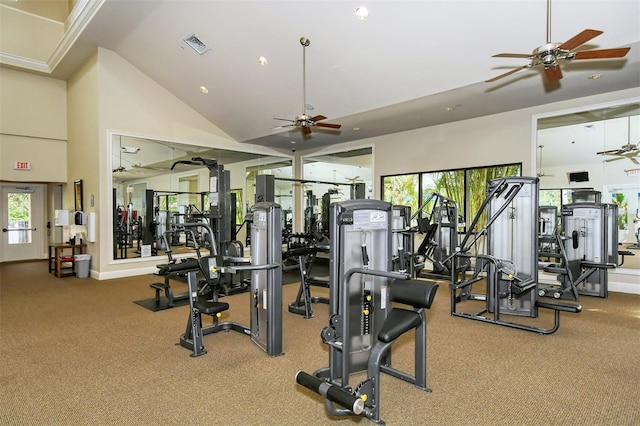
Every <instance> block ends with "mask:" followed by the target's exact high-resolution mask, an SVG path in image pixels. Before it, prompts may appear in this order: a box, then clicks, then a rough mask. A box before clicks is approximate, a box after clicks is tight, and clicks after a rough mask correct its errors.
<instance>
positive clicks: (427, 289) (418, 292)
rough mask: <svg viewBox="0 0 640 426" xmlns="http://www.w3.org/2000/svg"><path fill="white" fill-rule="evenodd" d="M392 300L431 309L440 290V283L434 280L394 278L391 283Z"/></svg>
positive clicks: (418, 307)
mask: <svg viewBox="0 0 640 426" xmlns="http://www.w3.org/2000/svg"><path fill="white" fill-rule="evenodd" d="M389 288H390V297H391V301H392V302H398V303H404V304H405V305H411V306H413V307H414V308H416V309H420V308H425V309H429V308H430V307H431V303H433V298H434V297H435V295H436V290H438V283H436V282H433V281H418V280H394V281H393V282H392V283H391V284H390V285H389Z"/></svg>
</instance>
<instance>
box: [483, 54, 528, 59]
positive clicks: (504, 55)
mask: <svg viewBox="0 0 640 426" xmlns="http://www.w3.org/2000/svg"><path fill="white" fill-rule="evenodd" d="M492 58H524V59H531V55H530V54H528V53H498V54H496V55H493V56H492Z"/></svg>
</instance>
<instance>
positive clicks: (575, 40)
mask: <svg viewBox="0 0 640 426" xmlns="http://www.w3.org/2000/svg"><path fill="white" fill-rule="evenodd" d="M600 34H602V31H599V30H589V29H587V30H584V31H582V32H581V33H579V34H576V35H575V36H573V37H572V38H570V39H569V40H567V41H565V42H564V43H562V44H561V45H560V46H558V49H562V50H573V49H575V48H576V47H578V46H580V45H581V44H584V43H586V42H588V41H589V40H591V39H592V38H594V37H597V36H599V35H600Z"/></svg>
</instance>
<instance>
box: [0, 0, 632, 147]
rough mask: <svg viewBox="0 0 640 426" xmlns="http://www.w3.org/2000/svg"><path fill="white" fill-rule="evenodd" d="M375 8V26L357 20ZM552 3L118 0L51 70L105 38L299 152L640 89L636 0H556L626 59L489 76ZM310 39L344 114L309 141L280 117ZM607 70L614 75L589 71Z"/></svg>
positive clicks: (567, 25) (155, 73) (235, 127)
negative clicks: (556, 73)
mask: <svg viewBox="0 0 640 426" xmlns="http://www.w3.org/2000/svg"><path fill="white" fill-rule="evenodd" d="M5 4H6V3H5ZM363 5H365V6H367V7H368V9H369V19H368V20H367V21H359V20H357V19H356V18H355V16H354V11H355V9H356V7H358V6H363ZM546 7H547V5H546V1H545V0H535V1H524V0H503V1H456V0H449V1H436V0H432V1H428V0H424V1H359V2H352V1H253V2H249V1H213V0H210V1H202V0H201V1H186V0H183V1H176V0H169V1H158V0H145V1H117V0H107V1H105V2H104V4H103V5H102V7H101V8H100V9H99V10H98V12H97V13H96V15H95V17H94V18H93V19H92V21H91V22H90V23H89V25H88V26H87V28H86V29H85V30H84V31H83V32H82V34H81V35H80V36H79V38H78V39H77V41H76V43H75V44H74V45H73V47H72V49H71V50H70V51H69V53H68V54H67V55H66V57H65V59H64V60H63V61H62V62H61V63H60V65H59V66H57V68H56V69H55V70H53V73H52V75H53V76H54V77H58V78H67V77H68V76H69V75H70V74H71V73H72V72H73V71H74V70H75V69H76V68H77V66H78V65H79V64H80V63H81V62H82V60H84V59H85V58H86V57H87V55H88V54H90V53H91V52H92V51H93V50H94V49H95V47H96V46H102V47H105V48H108V49H111V50H113V51H115V52H117V53H118V54H119V55H121V56H122V57H124V58H125V59H126V60H127V61H129V62H130V63H132V64H133V65H134V66H136V67H137V68H138V69H140V70H141V71H143V72H144V73H145V74H147V75H148V76H150V77H151V78H153V79H154V80H155V81H157V82H158V83H159V84H160V85H162V86H163V87H165V88H166V89H167V90H169V91H171V92H172V93H173V94H174V95H176V96H177V97H178V98H180V99H181V100H182V101H184V102H185V103H186V104H188V105H189V106H191V107H192V108H193V109H195V110H196V111H198V112H199V113H200V114H202V115H203V116H204V117H206V118H207V119H209V120H210V121H211V122H212V123H214V124H215V125H217V126H218V127H219V128H220V129H222V130H223V131H224V132H226V133H227V134H229V135H230V136H231V137H233V138H234V139H236V140H238V141H240V142H251V143H255V144H261V145H268V146H272V147H277V148H283V149H287V150H288V149H291V148H292V146H293V145H292V144H291V141H292V140H293V141H297V144H296V148H297V149H299V150H302V149H305V148H307V147H309V146H312V147H319V146H325V145H330V144H334V143H341V142H346V141H351V140H357V139H362V138H368V137H372V136H377V135H382V134H388V133H393V132H398V131H402V130H408V129H414V128H419V127H425V126H429V125H434V124H439V123H443V122H450V121H456V120H461V119H466V118H470V117H476V116H481V115H487V114H492V113H498V112H503V111H507V110H512V109H518V108H524V107H529V106H534V105H539V104H545V103H550V102H556V101H560V100H565V99H571V98H576V97H582V96H588V95H592V94H598V93H604V92H609V91H615V90H622V89H627V88H631V87H638V86H640V19H639V17H640V2H638V1H637V0H631V1H627V0H598V1H577V0H554V1H553V2H552V20H551V35H552V41H557V42H562V41H565V40H567V39H569V38H571V37H572V36H574V35H575V34H577V33H579V32H580V31H582V30H584V29H586V28H593V29H598V30H602V31H604V34H602V35H600V36H599V37H597V38H595V39H593V40H591V41H590V42H588V44H587V45H585V46H583V48H614V47H624V46H631V51H630V53H629V54H628V55H627V57H626V58H624V59H618V60H597V61H579V62H574V63H571V64H567V65H566V66H564V67H563V72H564V76H565V77H564V79H562V80H560V81H559V82H558V83H556V84H553V85H548V84H544V81H543V77H542V74H541V72H540V71H539V70H526V71H522V72H519V73H516V74H513V75H511V76H509V77H506V78H504V79H501V80H499V81H497V82H495V83H491V84H489V83H484V81H485V80H487V79H489V78H491V77H494V76H496V75H498V74H501V73H503V72H505V71H507V70H508V69H510V68H515V67H518V66H521V65H524V64H526V62H527V61H526V60H524V59H508V58H506V59H505V58H492V57H491V55H493V54H496V53H500V52H514V53H530V52H531V51H532V50H533V49H535V48H537V47H538V46H540V45H542V44H544V43H546V17H547V15H546V13H547V10H546ZM192 33H195V34H196V35H197V36H198V37H199V38H200V39H201V40H202V41H204V42H206V43H207V44H208V45H210V47H211V50H209V51H208V52H207V53H206V54H204V55H202V56H200V55H198V54H197V53H196V52H194V51H193V50H192V49H190V48H189V47H188V46H187V45H186V44H185V42H184V41H183V38H185V37H186V36H189V35H190V34H192ZM300 37H307V38H309V39H310V41H311V44H310V46H309V47H308V48H307V51H306V65H307V103H308V104H311V105H313V107H314V109H313V111H310V114H311V115H316V114H322V115H324V116H326V117H328V119H327V120H326V121H327V122H331V123H341V124H342V125H343V126H342V130H341V132H339V133H337V134H336V133H335V132H331V133H329V132H319V131H316V129H314V132H313V134H312V136H311V137H310V138H309V139H307V140H303V139H302V137H301V134H300V132H299V131H296V132H283V131H279V132H277V131H274V130H272V128H273V127H274V126H277V125H279V124H282V123H281V122H278V121H276V120H274V119H273V118H274V117H282V118H290V119H293V118H294V117H295V116H296V115H298V114H300V113H301V112H302V111H301V110H302V103H303V102H302V46H301V45H300V43H299V39H300ZM260 56H265V57H266V58H267V59H268V61H269V65H268V66H267V67H263V66H260V65H259V64H258V57H260ZM595 73H601V74H603V78H600V79H598V80H589V79H588V78H587V77H588V76H589V75H591V74H595ZM202 85H204V86H206V87H207V88H208V90H209V93H208V94H207V95H205V94H203V93H201V92H200V90H199V87H200V86H202ZM447 108H451V109H452V110H451V111H447ZM354 128H359V129H360V130H358V131H355V130H354Z"/></svg>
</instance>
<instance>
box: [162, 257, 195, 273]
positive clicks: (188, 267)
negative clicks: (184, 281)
mask: <svg viewBox="0 0 640 426" xmlns="http://www.w3.org/2000/svg"><path fill="white" fill-rule="evenodd" d="M156 267H157V268H158V274H160V275H166V274H168V273H170V272H179V271H184V272H186V271H193V270H198V269H200V265H198V259H185V260H183V261H181V262H176V263H167V264H166V265H156Z"/></svg>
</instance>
